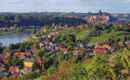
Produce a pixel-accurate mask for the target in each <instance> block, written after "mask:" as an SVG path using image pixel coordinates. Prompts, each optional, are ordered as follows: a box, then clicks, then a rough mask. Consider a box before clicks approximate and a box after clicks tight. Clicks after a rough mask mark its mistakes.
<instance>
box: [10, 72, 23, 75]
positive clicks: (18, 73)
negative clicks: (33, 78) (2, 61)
mask: <svg viewBox="0 0 130 80" xmlns="http://www.w3.org/2000/svg"><path fill="white" fill-rule="evenodd" d="M12 75H15V76H20V75H21V72H13V73H12Z"/></svg>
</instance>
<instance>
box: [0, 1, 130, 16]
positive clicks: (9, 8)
mask: <svg viewBox="0 0 130 80" xmlns="http://www.w3.org/2000/svg"><path fill="white" fill-rule="evenodd" d="M129 4H130V0H118V1H117V0H115V1H112V0H104V1H102V0H98V1H97V0H48V1H47V0H31V1H29V0H6V1H5V0H1V2H0V13H32V12H38V13H39V12H66V13H71V12H75V13H88V12H92V13H96V12H98V10H102V11H103V12H107V13H112V14H116V13H125V14H127V13H130V8H129V7H130V5H129Z"/></svg>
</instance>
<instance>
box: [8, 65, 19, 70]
mask: <svg viewBox="0 0 130 80" xmlns="http://www.w3.org/2000/svg"><path fill="white" fill-rule="evenodd" d="M17 69H18V67H17V66H15V67H14V66H11V67H9V71H17Z"/></svg>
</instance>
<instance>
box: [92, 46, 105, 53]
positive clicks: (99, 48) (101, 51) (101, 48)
mask: <svg viewBox="0 0 130 80" xmlns="http://www.w3.org/2000/svg"><path fill="white" fill-rule="evenodd" d="M105 52H106V48H103V47H96V48H94V53H95V54H104V53H105Z"/></svg>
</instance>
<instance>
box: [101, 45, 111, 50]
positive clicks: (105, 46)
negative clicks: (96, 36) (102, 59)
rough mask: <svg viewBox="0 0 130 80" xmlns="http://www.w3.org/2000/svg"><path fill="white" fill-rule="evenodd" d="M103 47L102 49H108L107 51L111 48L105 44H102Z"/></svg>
mask: <svg viewBox="0 0 130 80" xmlns="http://www.w3.org/2000/svg"><path fill="white" fill-rule="evenodd" d="M103 47H104V48H108V49H109V48H111V47H110V46H109V45H107V44H104V45H103Z"/></svg>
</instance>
